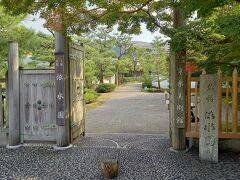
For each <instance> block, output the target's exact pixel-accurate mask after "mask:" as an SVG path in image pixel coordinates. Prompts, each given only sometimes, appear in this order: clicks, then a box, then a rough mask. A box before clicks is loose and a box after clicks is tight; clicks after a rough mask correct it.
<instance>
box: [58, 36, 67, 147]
mask: <svg viewBox="0 0 240 180" xmlns="http://www.w3.org/2000/svg"><path fill="white" fill-rule="evenodd" d="M67 51H68V48H67V40H66V37H65V36H64V35H62V34H61V33H59V32H55V52H56V62H55V63H56V66H57V65H58V67H59V68H60V65H61V68H63V69H60V70H59V69H57V68H56V119H57V125H58V127H57V147H60V148H61V147H67V146H69V144H70V136H69V62H68V52H67ZM59 54H62V55H63V59H61V56H59V57H58V55H59ZM58 58H60V59H58ZM60 72H61V73H62V74H58V73H60ZM57 76H58V77H57ZM60 76H61V77H60ZM60 120H61V121H60Z"/></svg>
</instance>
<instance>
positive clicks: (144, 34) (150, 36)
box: [22, 16, 161, 42]
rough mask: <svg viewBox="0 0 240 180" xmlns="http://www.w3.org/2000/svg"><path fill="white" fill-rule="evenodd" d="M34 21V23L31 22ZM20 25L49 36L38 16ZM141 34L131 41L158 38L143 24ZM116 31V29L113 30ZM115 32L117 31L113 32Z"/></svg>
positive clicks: (158, 34) (148, 40)
mask: <svg viewBox="0 0 240 180" xmlns="http://www.w3.org/2000/svg"><path fill="white" fill-rule="evenodd" d="M33 19H34V21H33ZM22 24H23V25H24V26H26V27H28V28H31V29H34V30H36V31H41V32H43V33H46V34H50V33H49V31H48V30H47V29H46V28H44V27H43V24H44V19H40V18H39V16H30V17H28V18H27V19H26V20H24V21H23V22H22ZM141 28H142V34H139V35H133V36H132V37H133V39H132V41H144V42H152V40H153V39H154V37H155V36H160V35H161V34H160V33H159V32H155V33H151V32H150V31H148V30H147V29H146V26H145V24H142V26H141ZM115 29H116V28H115ZM115 31H117V30H115Z"/></svg>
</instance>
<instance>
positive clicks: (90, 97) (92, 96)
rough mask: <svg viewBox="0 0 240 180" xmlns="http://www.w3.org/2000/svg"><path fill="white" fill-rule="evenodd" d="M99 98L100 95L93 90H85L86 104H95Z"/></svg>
mask: <svg viewBox="0 0 240 180" xmlns="http://www.w3.org/2000/svg"><path fill="white" fill-rule="evenodd" d="M97 98H98V94H97V93H96V92H95V91H94V90H92V89H85V101H86V104H90V103H92V102H94V101H95V100H96V99H97Z"/></svg>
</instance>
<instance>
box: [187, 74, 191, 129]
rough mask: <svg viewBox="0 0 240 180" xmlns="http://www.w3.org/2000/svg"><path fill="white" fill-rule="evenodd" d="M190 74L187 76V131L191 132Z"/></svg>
mask: <svg viewBox="0 0 240 180" xmlns="http://www.w3.org/2000/svg"><path fill="white" fill-rule="evenodd" d="M190 78H191V73H190V72H189V73H188V75H187V131H191V80H190Z"/></svg>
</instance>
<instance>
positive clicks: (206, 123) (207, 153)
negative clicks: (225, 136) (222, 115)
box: [199, 74, 218, 162]
mask: <svg viewBox="0 0 240 180" xmlns="http://www.w3.org/2000/svg"><path fill="white" fill-rule="evenodd" d="M200 78H201V80H200V97H201V100H200V121H201V123H200V140H199V157H200V159H201V160H203V161H211V162H218V109H217V105H218V83H217V78H218V77H217V75H206V74H205V75H201V77H200Z"/></svg>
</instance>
